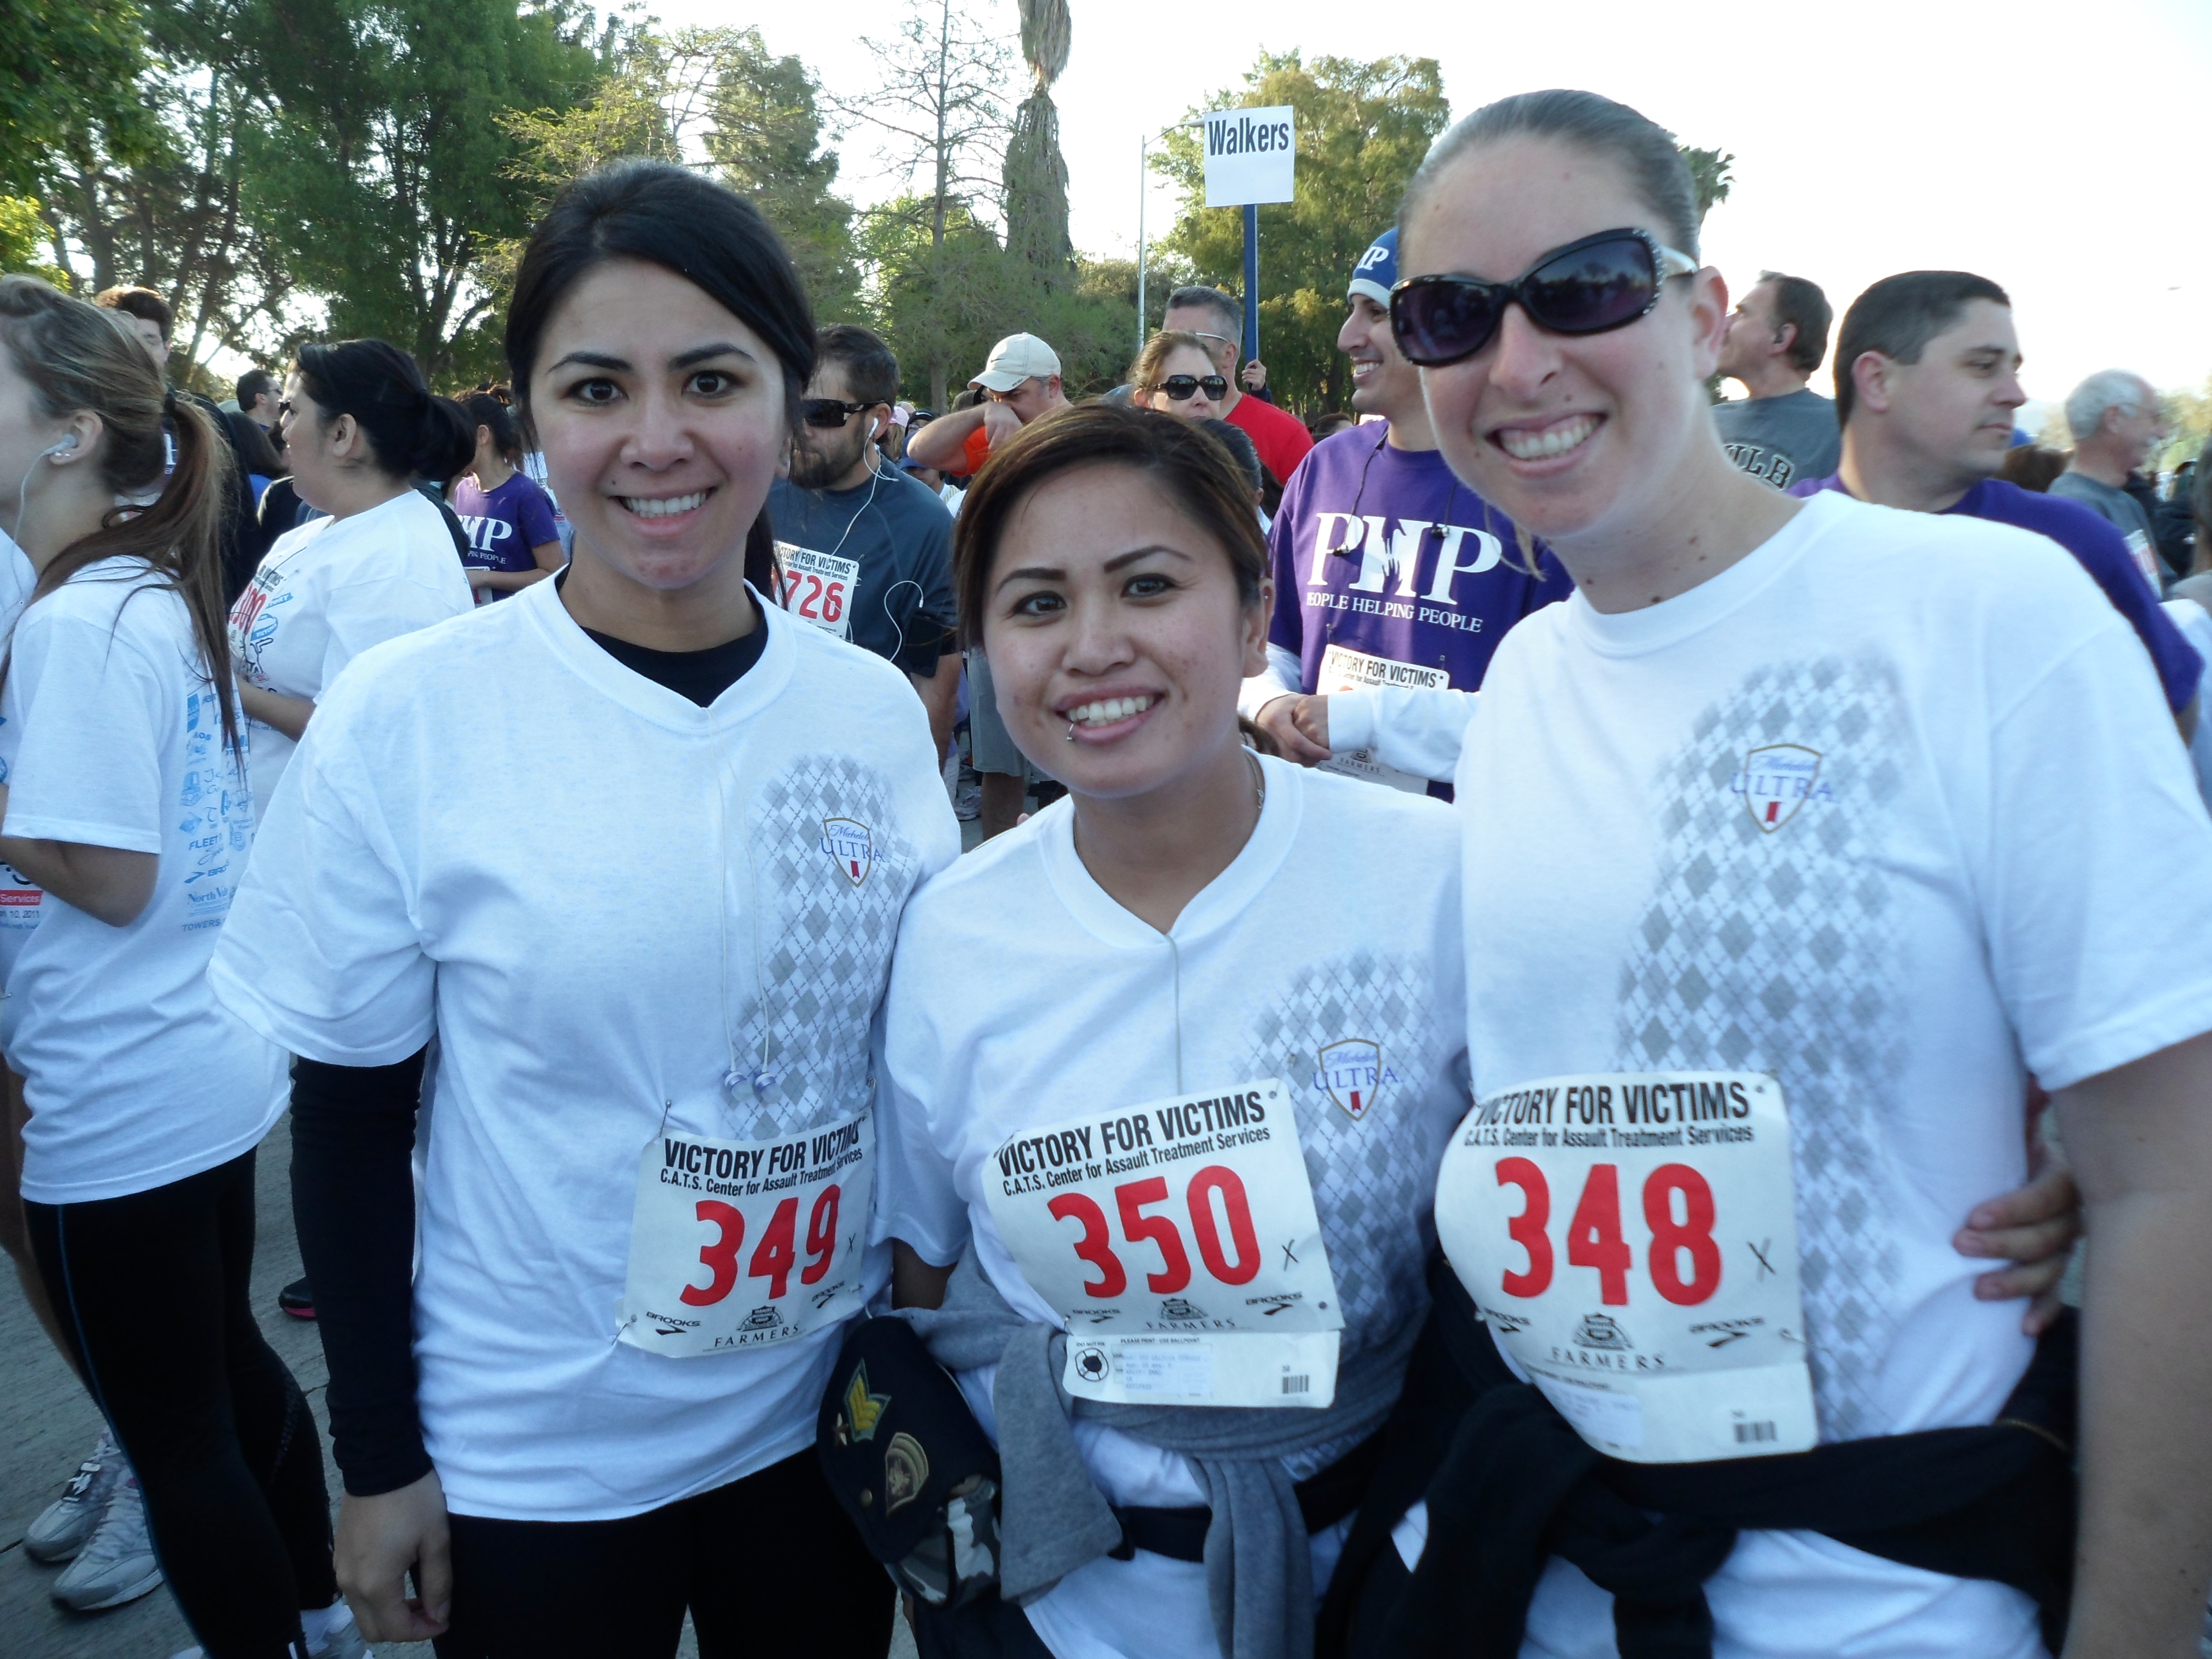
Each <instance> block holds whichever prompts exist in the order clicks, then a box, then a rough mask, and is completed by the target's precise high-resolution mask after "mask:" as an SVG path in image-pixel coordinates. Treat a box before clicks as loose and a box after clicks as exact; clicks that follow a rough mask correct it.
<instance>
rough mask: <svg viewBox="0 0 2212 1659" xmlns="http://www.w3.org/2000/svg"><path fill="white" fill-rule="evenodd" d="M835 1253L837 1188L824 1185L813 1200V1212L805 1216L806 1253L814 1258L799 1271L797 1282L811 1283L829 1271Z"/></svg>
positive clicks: (817, 1280) (816, 1281) (814, 1282)
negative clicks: (819, 1193) (819, 1195)
mask: <svg viewBox="0 0 2212 1659" xmlns="http://www.w3.org/2000/svg"><path fill="white" fill-rule="evenodd" d="M836 1253H837V1188H836V1187H835V1186H829V1187H824V1188H823V1189H822V1196H821V1197H819V1198H817V1199H816V1200H814V1213H813V1214H811V1215H810V1216H808V1217H807V1218H806V1254H807V1255H811V1256H812V1257H813V1258H814V1260H813V1261H811V1262H810V1263H809V1264H808V1265H807V1266H806V1267H805V1269H804V1270H803V1271H802V1272H801V1273H799V1283H800V1284H802V1285H813V1284H817V1283H818V1282H819V1281H820V1280H821V1278H822V1275H823V1274H824V1273H828V1272H829V1258H830V1257H831V1256H833V1255H836Z"/></svg>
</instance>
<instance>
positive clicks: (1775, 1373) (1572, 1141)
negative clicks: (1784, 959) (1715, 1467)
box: [1437, 1072, 1818, 1463]
mask: <svg viewBox="0 0 2212 1659" xmlns="http://www.w3.org/2000/svg"><path fill="white" fill-rule="evenodd" d="M1793 1184H1794V1176H1793V1172H1792V1166H1791V1164H1790V1116H1789V1113H1788V1111H1787V1109H1785V1107H1784V1103H1783V1098H1782V1085H1780V1084H1779V1083H1778V1082H1776V1081H1775V1079H1772V1078H1771V1077H1768V1076H1766V1075H1765V1074H1764V1073H1757V1072H1667V1073H1660V1072H1640V1073H1605V1074H1593V1075H1589V1076H1576V1077H1555V1078H1544V1079H1539V1080H1538V1081H1536V1082H1533V1083H1527V1084H1522V1085H1517V1086H1516V1087H1514V1088H1510V1089H1505V1090H1501V1091H1498V1092H1497V1093H1495V1094H1492V1095H1490V1096H1487V1097H1484V1098H1483V1099H1481V1100H1480V1101H1478V1102H1477V1103H1476V1104H1475V1107H1474V1110H1473V1111H1471V1112H1469V1113H1468V1115H1467V1117H1466V1118H1465V1119H1464V1120H1463V1121H1462V1122H1461V1124H1460V1127H1459V1129H1458V1131H1457V1133H1455V1134H1454V1136H1453V1138H1452V1142H1451V1145H1450V1146H1449V1148H1448V1149H1447V1150H1446V1151H1445V1153H1444V1158H1443V1167H1442V1168H1441V1170H1439V1171H1438V1174H1437V1239H1438V1242H1439V1243H1441V1244H1442V1245H1443V1249H1444V1254H1445V1255H1446V1256H1447V1257H1448V1258H1449V1260H1450V1261H1451V1264H1452V1267H1453V1270H1454V1271H1455V1272H1456V1273H1458V1275H1459V1278H1460V1282H1461V1283H1462V1284H1463V1285H1466V1287H1467V1290H1468V1295H1469V1296H1471V1297H1473V1298H1474V1304H1475V1306H1476V1307H1477V1308H1478V1309H1479V1310H1480V1311H1481V1313H1482V1316H1483V1318H1484V1319H1485V1321H1486V1322H1487V1323H1488V1324H1489V1326H1490V1328H1491V1329H1492V1331H1493V1332H1494V1333H1496V1334H1497V1337H1498V1342H1499V1344H1500V1346H1503V1347H1504V1349H1505V1351H1506V1352H1508V1353H1509V1354H1510V1355H1511V1356H1512V1357H1513V1358H1514V1359H1515V1360H1516V1362H1518V1364H1520V1366H1521V1367H1522V1370H1525V1371H1526V1372H1527V1373H1528V1376H1529V1377H1530V1379H1531V1380H1532V1381H1533V1382H1534V1383H1535V1385H1536V1386H1537V1387H1538V1388H1539V1389H1542V1390H1543V1392H1544V1395H1545V1397H1546V1398H1547V1399H1548V1400H1549V1401H1551V1402H1552V1403H1553V1406H1555V1407H1558V1409H1559V1413H1560V1415H1561V1416H1563V1417H1565V1419H1567V1420H1568V1421H1569V1422H1570V1423H1571V1424H1572V1425H1574V1427H1575V1430H1576V1431H1577V1433H1578V1434H1580V1435H1581V1436H1582V1437H1583V1439H1584V1440H1586V1441H1588V1442H1589V1443H1590V1444H1591V1445H1592V1446H1594V1447H1595V1448H1596V1449H1598V1450H1600V1451H1601V1452H1604V1453H1606V1454H1607V1455H1609V1456H1613V1457H1619V1458H1622V1459H1625V1460H1626V1461H1627V1462H1633V1463H1686V1462H1710V1461H1712V1460H1715V1459H1719V1458H1732V1457H1751V1456H1760V1455H1767V1454H1770V1453H1775V1452H1793V1451H1802V1450H1804V1449H1807V1448H1808V1447H1810V1446H1811V1445H1813V1444H1814V1443H1815V1441H1816V1440H1817V1438H1818V1424H1817V1422H1816V1421H1815V1419H1814V1409H1813V1388H1812V1376H1811V1372H1810V1370H1808V1366H1807V1364H1806V1359H1805V1324H1804V1313H1803V1308H1802V1301H1801V1298H1800V1296H1799V1291H1798V1279H1797V1220H1796V1203H1795V1199H1794V1197H1793V1193H1792V1188H1793Z"/></svg>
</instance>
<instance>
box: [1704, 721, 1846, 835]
mask: <svg viewBox="0 0 2212 1659" xmlns="http://www.w3.org/2000/svg"><path fill="white" fill-rule="evenodd" d="M1729 788H1731V789H1733V790H1735V792H1736V793H1738V794H1740V795H1741V796H1742V797H1743V805H1744V810H1745V811H1748V812H1749V813H1750V814H1751V821H1752V822H1753V823H1755V824H1757V825H1758V826H1759V831H1760V833H1761V834H1763V835H1769V836H1771V835H1772V834H1773V833H1774V832H1775V831H1776V830H1777V829H1780V828H1781V827H1782V826H1783V825H1784V824H1785V823H1789V822H1790V819H1792V818H1794V817H1796V816H1797V811H1798V809H1799V808H1800V807H1802V806H1803V805H1805V803H1806V802H1807V801H1808V800H1829V799H1833V793H1832V791H1831V790H1830V789H1829V787H1828V786H1827V785H1826V784H1825V783H1823V782H1821V781H1820V750H1817V749H1808V748H1806V747H1805V746H1804V744H1797V743H1777V744H1769V745H1767V747H1765V748H1764V749H1754V750H1752V751H1751V752H1750V753H1749V754H1747V755H1746V756H1745V757H1743V770H1742V771H1741V772H1739V773H1737V774H1736V775H1735V777H1734V778H1732V779H1730V780H1729Z"/></svg>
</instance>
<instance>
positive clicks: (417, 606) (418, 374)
mask: <svg viewBox="0 0 2212 1659" xmlns="http://www.w3.org/2000/svg"><path fill="white" fill-rule="evenodd" d="M277 410H278V421H277V430H278V431H279V432H280V433H282V434H283V439H284V454H285V459H287V460H288V461H289V462H290V464H291V467H292V487H293V488H294V489H295V490H296V491H298V493H299V496H300V499H301V501H305V502H307V505H308V506H310V507H316V508H319V510H321V511H322V512H324V513H328V514H330V516H329V517H328V518H325V519H315V520H310V521H309V522H308V523H307V524H304V525H301V526H300V527H299V528H298V529H296V530H294V531H290V532H287V533H286V534H284V535H283V536H280V537H279V538H277V539H276V543H275V544H274V545H272V546H271V547H270V550H269V551H268V552H267V554H266V555H264V556H263V558H262V561H261V566H260V568H259V569H258V570H257V571H255V572H254V575H253V580H252V582H251V583H249V584H248V585H247V586H246V592H244V593H242V594H241V595H240V596H239V599H238V603H237V604H236V605H233V606H232V607H231V611H230V645H231V649H232V651H233V652H234V653H235V654H236V656H237V659H238V676H239V701H240V702H241V703H242V704H243V705H244V706H245V708H246V714H247V716H248V718H249V720H250V721H251V723H252V734H253V800H254V806H255V809H256V811H257V812H258V814H259V815H260V816H262V817H266V816H267V815H268V811H269V802H270V797H271V796H272V795H273V794H274V793H276V783H277V780H278V779H280V778H282V777H283V775H284V769H285V768H286V767H287V766H289V764H290V763H291V759H292V751H293V750H294V748H295V746H296V745H297V744H298V743H299V741H300V735H301V732H305V731H306V730H307V720H308V718H309V716H311V715H312V714H313V713H314V712H315V702H316V700H317V699H318V698H319V697H320V696H322V694H323V690H324V689H325V687H326V686H328V685H329V684H330V683H331V681H332V680H334V679H336V678H337V674H338V671H339V670H340V669H342V668H343V667H344V666H345V665H347V664H348V663H349V662H351V661H352V660H353V659H355V658H356V657H357V656H359V655H360V654H361V653H362V652H364V651H366V650H368V647H371V646H372V645H380V644H382V643H383V642H384V641H386V640H389V639H396V638H398V636H399V635H402V634H411V633H413V632H414V631H415V630H416V629H418V628H428V626H430V624H431V623H439V622H443V621H445V620H446V618H447V617H458V616H459V615H461V614H462V613H463V612H464V611H467V610H468V609H469V608H470V605H471V603H472V600H471V597H470V593H469V583H468V578H467V576H466V575H465V574H463V572H462V569H461V565H460V561H459V559H458V558H456V557H455V556H454V545H453V537H452V535H451V534H450V533H449V532H448V531H447V525H446V520H445V515H444V514H443V513H440V512H439V510H438V508H437V507H436V506H435V505H434V504H433V503H432V502H431V501H429V500H428V499H427V498H426V497H425V496H424V495H422V494H421V493H420V492H419V491H417V490H416V489H415V487H414V486H415V483H416V480H417V479H427V480H428V481H429V482H430V483H433V484H435V485H436V486H437V487H438V488H439V489H444V487H445V486H446V484H447V483H448V482H450V481H451V480H452V478H453V476H454V474H456V473H458V472H459V471H460V470H461V469H462V468H463V467H465V466H466V465H468V464H469V458H470V457H471V455H473V454H474V453H476V436H475V429H474V426H473V424H472V423H471V422H470V420H469V418H468V416H466V415H465V414H463V413H462V411H461V409H460V406H459V404H455V403H454V402H453V400H452V399H451V398H438V397H433V396H432V395H431V392H430V388H429V386H428V384H427V383H425V381H424V380H423V379H422V370H421V369H420V368H417V367H416V362H415V360H414V359H413V358H412V357H410V356H408V355H407V354H406V353H405V352H404V351H402V350H401V349H399V348H398V346H395V345H392V344H389V343H386V342H385V341H382V340H345V341H341V342H340V343H337V344H335V345H329V344H320V345H305V346H301V348H300V355H299V357H298V359H297V361H296V362H294V363H293V365H292V372H291V374H289V376H288V377H287V378H286V380H285V384H284V399H283V402H282V403H281V404H278V405H277ZM298 1300H299V1298H298V1297H293V1298H292V1301H293V1302H294V1303H297V1302H298ZM312 1307H313V1304H306V1308H307V1310H308V1311H309V1314H310V1316H312ZM290 1310H292V1311H300V1309H299V1308H296V1307H295V1308H291V1309H290Z"/></svg>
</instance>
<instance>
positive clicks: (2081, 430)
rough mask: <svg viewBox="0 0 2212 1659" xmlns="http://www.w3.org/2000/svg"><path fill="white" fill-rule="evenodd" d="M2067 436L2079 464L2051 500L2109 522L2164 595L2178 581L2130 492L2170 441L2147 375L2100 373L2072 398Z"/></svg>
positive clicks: (2061, 479)
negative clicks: (2065, 500)
mask: <svg viewBox="0 0 2212 1659" xmlns="http://www.w3.org/2000/svg"><path fill="white" fill-rule="evenodd" d="M2066 429H2067V430H2068V431H2069V432H2070V433H2071V434H2072V435H2073V436H2074V459H2073V460H2072V461H2071V462H2069V464H2068V465H2067V468H2066V470H2065V471H2063V472H2062V473H2060V474H2059V475H2058V476H2057V477H2056V478H2055V479H2053V480H2052V481H2051V494H2052V495H2067V496H2071V497H2072V498H2073V499H2074V500H2075V501H2079V502H2081V505H2082V506H2084V507H2087V508H2088V509H2089V510H2090V511H2091V512H2092V513H2095V514H2097V516H2098V517H2100V518H2101V519H2104V520H2107V521H2108V522H2109V523H2110V524H2111V525H2112V528H2113V529H2115V530H2117V531H2118V532H2120V535H2121V538H2123V539H2124V541H2125V542H2126V543H2127V544H2128V551H2129V552H2130V553H2131V554H2133V555H2134V556H2135V561H2136V568H2138V569H2140V570H2141V571H2142V573H2143V578H2144V580H2147V581H2148V582H2149V583H2150V584H2151V586H2153V587H2163V586H2164V585H2165V584H2166V582H2170V581H2172V580H2173V578H2174V574H2175V573H2174V572H2173V571H2172V570H2169V569H2167V568H2166V566H2165V562H2164V561H2163V560H2162V559H2161V558H2160V556H2159V549H2158V544H2157V540H2156V538H2155V537H2154V535H2153V533H2152V531H2151V527H2150V515H2149V514H2148V513H2146V512H2144V510H2143V506H2142V502H2141V501H2137V500H2136V497H2135V495H2133V494H2132V493H2131V492H2130V490H2129V489H2128V487H2127V484H2128V479H2129V477H2130V475H2131V474H2132V473H2134V472H2135V471H2136V469H2137V468H2138V467H2140V466H2142V465H2143V464H2144V463H2145V462H2146V461H2148V459H2150V457H2151V455H2152V454H2153V453H2154V452H2155V451H2156V450H2157V449H2158V448H2159V447H2160V446H2161V445H2163V444H2164V443H2165V441H2166V417H2165V416H2164V415H2163V414H2161V413H2160V410H2159V406H2158V393H2157V392H2155V391H2154V390H2153V389H2152V388H2151V384H2150V382H2149V381H2148V380H2144V379H2143V377H2142V375H2140V374H2129V373H2128V371H2127V370H2125V369H2124V368H2106V369H2100V370H2099V371H2098V372H2097V373H2096V374H2092V375H2091V376H2090V377H2089V378H2088V379H2087V380H2084V381H2082V382H2081V385H2079V386H2075V388H2074V390H2073V391H2072V392H2069V394H2068V395H2067V398H2066Z"/></svg>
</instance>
